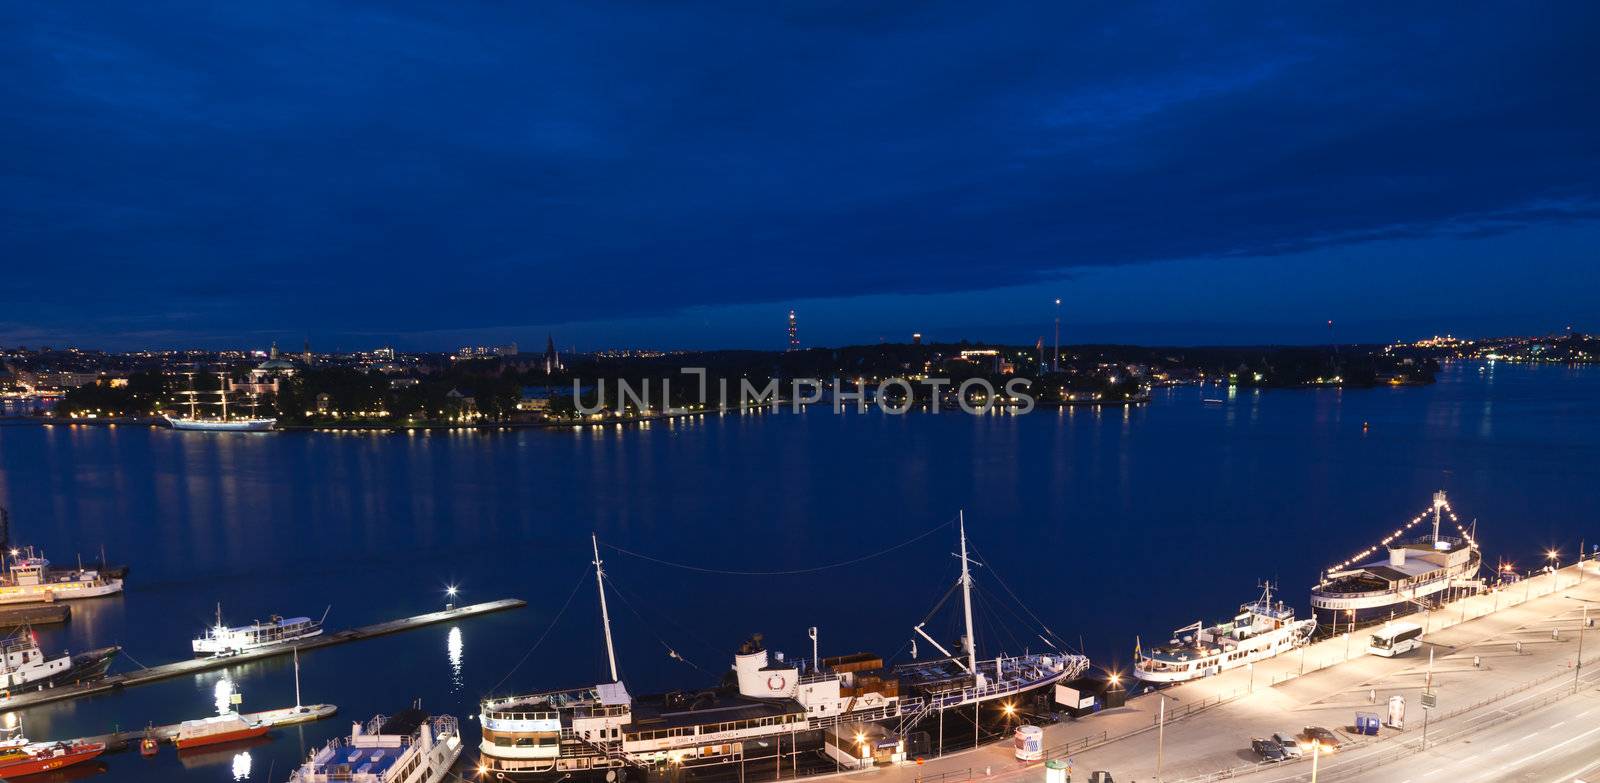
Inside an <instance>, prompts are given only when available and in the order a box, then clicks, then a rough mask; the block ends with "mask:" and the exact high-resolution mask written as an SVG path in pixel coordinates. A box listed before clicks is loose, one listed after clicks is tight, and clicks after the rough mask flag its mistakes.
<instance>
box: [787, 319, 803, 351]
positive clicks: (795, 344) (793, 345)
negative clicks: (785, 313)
mask: <svg viewBox="0 0 1600 783" xmlns="http://www.w3.org/2000/svg"><path fill="white" fill-rule="evenodd" d="M789 350H791V351H798V350H800V327H799V326H798V325H797V324H796V323H795V320H794V311H793V310H790V311H789Z"/></svg>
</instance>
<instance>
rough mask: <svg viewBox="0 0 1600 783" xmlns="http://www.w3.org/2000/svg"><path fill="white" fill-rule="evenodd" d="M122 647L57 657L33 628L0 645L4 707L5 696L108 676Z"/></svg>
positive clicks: (1, 685)
mask: <svg viewBox="0 0 1600 783" xmlns="http://www.w3.org/2000/svg"><path fill="white" fill-rule="evenodd" d="M121 651H122V648H121V647H115V646H112V647H101V648H99V649H96V650H90V651H89V652H86V653H79V654H77V655H73V654H72V653H70V652H66V651H63V652H62V653H61V654H60V655H58V656H55V657H54V658H52V657H50V656H47V655H45V654H44V652H43V651H42V650H40V649H39V641H38V639H37V638H35V637H34V634H33V631H32V630H31V629H26V630H24V631H23V632H21V633H19V634H17V635H15V636H12V637H11V638H9V639H6V640H5V641H4V642H0V689H3V693H0V704H3V703H4V697H5V696H9V695H10V694H12V693H17V692H19V691H25V690H43V689H45V688H54V687H57V686H60V685H71V684H73V683H79V682H91V681H93V680H98V679H100V678H102V677H104V676H106V669H109V668H111V661H112V659H113V658H116V657H117V653H119V652H121Z"/></svg>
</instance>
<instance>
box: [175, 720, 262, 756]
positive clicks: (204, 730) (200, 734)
mask: <svg viewBox="0 0 1600 783" xmlns="http://www.w3.org/2000/svg"><path fill="white" fill-rule="evenodd" d="M270 728H272V727H271V726H270V725H268V724H267V723H265V722H263V721H259V720H254V721H252V720H247V719H245V717H244V716H242V715H240V714H239V713H237V712H226V713H223V714H221V715H213V716H211V717H209V718H200V719H198V720H186V721H184V722H183V724H182V725H181V726H179V727H178V736H176V737H174V738H173V739H172V744H174V745H177V746H178V749H179V750H185V749H188V748H198V747H202V746H205V745H217V744H221V743H223V742H235V741H237V740H243V739H250V738H251V737H259V736H261V735H263V734H266V733H267V730H268V729H270Z"/></svg>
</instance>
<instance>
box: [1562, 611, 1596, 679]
mask: <svg viewBox="0 0 1600 783" xmlns="http://www.w3.org/2000/svg"><path fill="white" fill-rule="evenodd" d="M1567 598H1569V599H1571V600H1573V601H1578V602H1579V603H1582V604H1583V619H1582V620H1580V621H1579V622H1578V661H1577V663H1575V664H1574V665H1573V667H1572V692H1573V693H1577V692H1578V675H1580V674H1582V673H1583V632H1584V629H1586V628H1588V627H1589V604H1592V603H1594V602H1593V601H1590V600H1588V599H1586V598H1576V597H1573V596H1570V595H1569V596H1567Z"/></svg>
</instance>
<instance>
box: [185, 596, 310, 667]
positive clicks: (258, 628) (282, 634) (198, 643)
mask: <svg viewBox="0 0 1600 783" xmlns="http://www.w3.org/2000/svg"><path fill="white" fill-rule="evenodd" d="M327 619H328V613H327V612H326V611H324V612H323V613H322V619H320V620H313V619H311V618H309V617H287V618H285V617H279V616H278V615H272V617H270V618H268V620H267V621H266V622H262V621H260V620H256V621H254V622H252V623H250V624H249V625H239V626H234V627H232V628H230V627H228V626H226V625H223V624H222V605H221V604H218V605H217V622H216V624H215V625H213V626H211V627H210V628H207V629H206V632H205V634H204V635H203V636H201V637H200V638H198V639H194V640H192V641H191V642H190V646H191V647H192V648H193V649H194V654H195V656H196V657H202V658H203V657H210V656H218V655H237V654H239V653H242V652H248V651H250V650H254V649H257V648H261V647H267V646H270V645H274V644H282V643H284V642H292V641H296V640H299V639H309V638H311V637H313V636H318V635H321V633H322V625H323V623H324V622H325V621H326V620H327Z"/></svg>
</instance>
